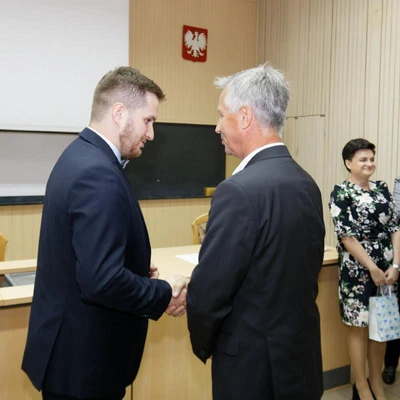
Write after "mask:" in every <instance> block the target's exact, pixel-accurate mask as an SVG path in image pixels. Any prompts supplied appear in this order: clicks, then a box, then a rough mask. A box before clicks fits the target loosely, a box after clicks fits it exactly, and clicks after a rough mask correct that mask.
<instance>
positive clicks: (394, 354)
mask: <svg viewBox="0 0 400 400" xmlns="http://www.w3.org/2000/svg"><path fill="white" fill-rule="evenodd" d="M399 356H400V339H396V340H391V341H390V342H387V347H386V353H385V367H395V368H397V365H398V364H399Z"/></svg>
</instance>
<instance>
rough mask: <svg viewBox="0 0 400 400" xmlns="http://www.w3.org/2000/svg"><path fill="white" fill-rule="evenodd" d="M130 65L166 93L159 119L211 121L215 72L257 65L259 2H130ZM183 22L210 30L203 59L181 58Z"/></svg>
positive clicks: (215, 96) (214, 105)
mask: <svg viewBox="0 0 400 400" xmlns="http://www.w3.org/2000/svg"><path fill="white" fill-rule="evenodd" d="M131 9H132V12H131V37H130V39H131V43H130V49H131V65H132V66H134V67H137V68H138V69H140V70H141V71H142V72H143V73H144V74H146V75H148V76H149V77H151V78H152V79H154V80H155V81H156V82H157V83H158V84H160V86H161V87H162V88H163V90H164V91H165V92H166V94H167V101H166V102H165V104H162V106H161V107H160V113H159V120H160V121H164V122H182V123H183V122H187V123H200V124H215V123H216V121H217V102H218V96H219V91H218V90H216V89H215V88H214V86H213V80H214V77H215V76H217V75H218V76H224V75H229V74H232V73H235V72H238V71H240V70H243V69H246V68H250V67H254V66H256V53H257V51H256V45H257V40H256V37H257V1H248V0H218V1H215V0H203V1H198V0H170V1H160V0H131ZM183 25H191V26H196V27H200V28H206V29H208V49H207V61H206V62H205V63H200V62H191V61H187V60H184V59H183V58H182V56H181V52H182V29H183Z"/></svg>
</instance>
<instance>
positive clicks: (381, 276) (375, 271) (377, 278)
mask: <svg viewBox="0 0 400 400" xmlns="http://www.w3.org/2000/svg"><path fill="white" fill-rule="evenodd" d="M369 273H370V274H371V278H372V280H373V281H374V283H375V285H376V286H385V285H387V282H386V276H385V273H384V272H383V271H382V270H381V269H379V268H378V267H377V266H375V267H374V268H372V269H370V270H369Z"/></svg>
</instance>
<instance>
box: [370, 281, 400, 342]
mask: <svg viewBox="0 0 400 400" xmlns="http://www.w3.org/2000/svg"><path fill="white" fill-rule="evenodd" d="M368 326H369V338H370V339H371V340H375V341H377V342H388V341H389V340H395V339H399V338H400V314H399V303H398V301H397V296H396V295H395V293H392V287H391V286H388V287H383V288H378V290H377V295H376V296H372V297H370V298H369V320H368Z"/></svg>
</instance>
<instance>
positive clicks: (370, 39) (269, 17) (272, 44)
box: [258, 0, 400, 245]
mask: <svg viewBox="0 0 400 400" xmlns="http://www.w3.org/2000/svg"><path fill="white" fill-rule="evenodd" d="M259 18H260V23H259V25H260V31H259V36H258V37H259V41H258V43H259V45H258V57H259V61H260V62H263V61H267V60H270V61H271V62H272V64H273V65H274V66H276V67H277V68H280V69H282V70H283V71H284V72H285V73H286V75H287V77H288V80H289V81H290V82H291V86H292V100H291V102H290V103H289V108H288V117H289V118H288V120H287V124H286V128H285V136H284V139H285V141H286V142H287V143H288V145H289V147H290V146H291V145H292V144H293V143H294V142H296V141H297V142H296V143H301V145H299V144H298V145H299V146H300V147H301V148H304V149H315V152H316V154H318V152H319V151H323V152H324V156H323V159H321V157H320V163H319V162H318V163H317V162H312V163H310V160H309V159H308V158H307V157H305V158H300V156H299V155H297V154H296V153H295V152H294V153H293V156H294V158H295V159H297V161H299V163H300V164H301V165H303V166H304V168H305V169H306V170H307V171H308V172H309V173H310V174H311V175H312V176H319V178H318V179H317V181H318V184H319V185H320V188H321V191H322V196H323V202H324V211H325V222H326V232H327V234H326V244H329V245H335V243H336V238H335V237H334V234H333V226H332V221H331V218H330V216H329V214H328V212H327V207H326V205H327V203H328V202H329V195H330V193H331V191H332V189H333V186H334V185H335V184H336V183H339V182H342V181H343V180H344V179H346V178H347V171H346V169H345V168H344V166H343V161H342V157H341V152H342V148H343V146H344V145H345V144H346V143H347V142H348V141H349V140H350V139H353V138H357V137H365V138H366V139H368V140H370V141H372V142H373V143H375V144H376V145H377V158H376V159H377V170H376V173H375V175H374V177H373V179H383V180H385V181H386V182H387V183H388V185H389V187H390V188H393V181H394V178H395V176H397V175H399V174H400V149H399V145H400V143H399V123H400V120H399V118H400V113H399V108H400V104H399V102H400V2H399V1H398V0H365V1H361V0H264V1H262V2H261V3H260V15H259ZM310 115H325V123H324V132H325V136H324V146H323V147H319V145H318V144H317V143H315V137H314V136H313V135H309V134H307V133H306V132H305V131H304V132H303V131H302V132H299V129H301V130H302V129H303V128H301V127H300V124H301V123H300V121H301V120H302V119H303V118H305V117H308V116H310ZM290 117H295V118H297V119H296V120H291V118H290ZM296 121H298V122H296ZM304 127H305V126H304ZM292 134H294V135H296V137H294V138H291V135H292ZM299 141H300V142H299ZM321 174H322V181H321V180H320V179H321V178H320V176H321Z"/></svg>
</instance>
